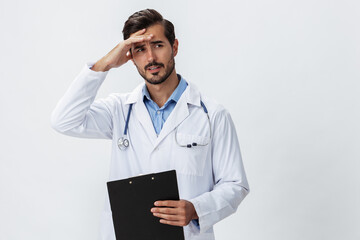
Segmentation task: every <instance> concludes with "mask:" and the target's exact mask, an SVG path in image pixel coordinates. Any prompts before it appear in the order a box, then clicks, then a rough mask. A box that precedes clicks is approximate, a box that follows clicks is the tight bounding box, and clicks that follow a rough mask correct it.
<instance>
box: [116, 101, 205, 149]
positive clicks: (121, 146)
mask: <svg viewBox="0 0 360 240" xmlns="http://www.w3.org/2000/svg"><path fill="white" fill-rule="evenodd" d="M200 104H201V107H202V109H203V110H204V112H205V114H206V116H207V119H208V122H209V129H210V140H209V142H210V141H211V138H212V133H211V122H210V117H209V113H208V110H207V108H206V106H205V104H204V103H203V101H200ZM132 106H133V103H131V104H130V106H129V110H128V113H127V117H126V121H125V128H124V136H123V137H121V138H119V139H118V147H119V149H120V150H125V149H126V148H127V147H128V146H129V145H130V144H129V140H128V139H127V131H128V128H129V120H130V114H131V110H132ZM175 142H176V144H177V145H179V146H180V147H186V148H192V147H196V146H206V145H208V144H209V142H208V143H205V144H199V143H196V142H193V143H189V144H185V145H184V144H180V143H179V142H178V139H177V128H176V132H175Z"/></svg>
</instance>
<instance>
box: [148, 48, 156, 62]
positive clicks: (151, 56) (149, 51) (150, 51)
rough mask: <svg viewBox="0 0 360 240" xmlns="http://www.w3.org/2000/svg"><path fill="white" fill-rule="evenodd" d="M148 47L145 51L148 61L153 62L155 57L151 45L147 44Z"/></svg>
mask: <svg viewBox="0 0 360 240" xmlns="http://www.w3.org/2000/svg"><path fill="white" fill-rule="evenodd" d="M148 49H149V50H148V51H147V59H148V62H153V61H155V59H156V57H155V54H154V52H153V49H152V48H151V46H149V47H148Z"/></svg>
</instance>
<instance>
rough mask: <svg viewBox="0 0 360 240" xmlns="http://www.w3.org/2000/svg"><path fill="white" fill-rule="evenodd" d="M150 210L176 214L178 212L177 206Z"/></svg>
mask: <svg viewBox="0 0 360 240" xmlns="http://www.w3.org/2000/svg"><path fill="white" fill-rule="evenodd" d="M151 212H153V213H166V214H178V213H179V211H178V209H177V208H167V207H161V208H152V209H151Z"/></svg>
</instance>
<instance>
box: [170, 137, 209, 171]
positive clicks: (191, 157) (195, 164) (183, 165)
mask: <svg viewBox="0 0 360 240" xmlns="http://www.w3.org/2000/svg"><path fill="white" fill-rule="evenodd" d="M176 139H177V143H176V145H175V147H174V150H173V152H172V155H173V159H176V161H175V167H176V170H177V171H178V172H179V173H181V174H186V175H195V176H202V175H203V173H204V165H205V162H206V160H207V158H208V151H209V148H210V138H209V137H203V136H198V135H190V134H183V133H177V136H176ZM193 143H196V144H195V145H196V146H191V147H190V148H189V147H186V146H187V145H189V144H190V145H193ZM203 145H205V146H203ZM209 160H210V158H209Z"/></svg>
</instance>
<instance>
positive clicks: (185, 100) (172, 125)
mask: <svg viewBox="0 0 360 240" xmlns="http://www.w3.org/2000/svg"><path fill="white" fill-rule="evenodd" d="M188 104H193V105H196V106H201V105H200V93H199V92H198V91H197V89H196V87H195V86H194V85H193V84H191V83H189V82H188V87H187V88H186V89H185V91H184V92H183V94H182V95H181V97H180V99H179V101H178V102H177V103H176V106H175V108H174V109H173V110H172V112H171V113H170V115H169V117H168V119H167V120H166V121H165V123H164V126H163V128H162V129H161V131H160V134H159V136H158V138H157V139H156V141H155V146H154V148H155V147H157V146H158V145H159V143H160V142H161V141H162V140H163V139H164V138H165V137H166V136H168V135H169V134H170V133H171V132H172V131H174V130H175V129H176V128H177V127H178V126H179V125H180V124H181V123H182V122H183V121H184V120H185V119H186V118H187V117H188V116H189V114H190V113H189V106H188Z"/></svg>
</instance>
